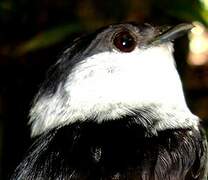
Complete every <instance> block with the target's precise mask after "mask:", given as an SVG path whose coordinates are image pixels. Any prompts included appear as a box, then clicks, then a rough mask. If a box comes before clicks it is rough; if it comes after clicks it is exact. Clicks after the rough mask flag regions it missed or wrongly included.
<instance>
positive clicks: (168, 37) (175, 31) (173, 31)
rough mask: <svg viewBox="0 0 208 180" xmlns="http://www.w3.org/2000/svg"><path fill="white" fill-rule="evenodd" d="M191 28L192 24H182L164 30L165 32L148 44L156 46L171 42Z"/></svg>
mask: <svg viewBox="0 0 208 180" xmlns="http://www.w3.org/2000/svg"><path fill="white" fill-rule="evenodd" d="M193 27H194V26H193V24H190V23H183V24H179V25H177V26H175V27H170V28H166V30H163V31H162V32H161V33H160V34H159V35H157V36H156V37H154V39H152V40H151V41H150V42H149V44H150V45H158V44H162V43H166V42H169V41H173V40H174V39H176V38H178V37H180V36H182V35H184V34H186V33H187V32H188V31H189V30H191V29H192V28H193Z"/></svg>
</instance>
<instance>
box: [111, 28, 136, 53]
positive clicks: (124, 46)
mask: <svg viewBox="0 0 208 180" xmlns="http://www.w3.org/2000/svg"><path fill="white" fill-rule="evenodd" d="M113 44H114V46H115V47H116V48H117V49H119V50H120V51H121V52H131V51H133V50H134V48H135V47H136V40H135V38H134V37H133V36H132V35H131V34H130V33H129V32H128V31H122V32H119V33H117V34H116V35H115V36H114V39H113Z"/></svg>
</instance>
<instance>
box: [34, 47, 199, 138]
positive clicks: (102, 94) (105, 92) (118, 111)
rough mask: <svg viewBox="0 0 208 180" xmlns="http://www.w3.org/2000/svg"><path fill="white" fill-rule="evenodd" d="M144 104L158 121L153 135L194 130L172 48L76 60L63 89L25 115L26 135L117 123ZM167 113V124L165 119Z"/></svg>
mask: <svg viewBox="0 0 208 180" xmlns="http://www.w3.org/2000/svg"><path fill="white" fill-rule="evenodd" d="M150 104H154V105H155V106H157V107H158V108H157V111H158V112H157V114H158V115H161V118H164V121H162V122H161V124H158V127H157V130H162V129H167V128H174V127H187V126H196V125H197V123H198V118H197V117H196V116H194V115H193V114H192V113H191V112H190V111H189V109H188V108H187V105H186V102H185V100H184V95H183V91H182V85H181V81H180V78H179V76H178V73H177V71H176V68H175V62H174V59H173V56H172V45H171V44H170V43H169V44H164V45H161V46H158V47H152V48H149V49H144V50H141V49H138V48H137V49H135V50H134V51H133V52H131V53H121V52H117V51H112V52H103V53H99V54H95V55H93V56H91V57H88V58H86V59H84V60H83V61H81V62H80V63H79V64H77V65H76V66H75V68H74V69H73V70H72V72H71V73H70V74H69V76H68V79H67V81H66V83H65V84H61V83H60V85H59V88H58V90H57V91H56V93H55V94H53V95H51V96H43V97H41V98H40V99H39V100H38V102H37V103H36V104H34V106H33V108H32V109H31V112H30V117H31V120H30V122H31V123H32V135H37V134H40V133H42V132H44V131H45V130H48V129H51V128H54V127H58V126H62V125H66V124H69V123H73V122H75V121H77V120H80V121H84V120H85V119H86V118H92V117H95V118H96V120H97V121H98V122H102V121H103V120H109V119H117V118H120V117H122V116H123V115H127V114H131V111H130V110H131V109H141V108H143V107H147V106H148V105H150ZM168 114H171V115H172V117H173V118H172V119H169V118H166V116H167V115H168Z"/></svg>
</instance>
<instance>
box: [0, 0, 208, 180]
mask: <svg viewBox="0 0 208 180" xmlns="http://www.w3.org/2000/svg"><path fill="white" fill-rule="evenodd" d="M207 14H208V12H207V9H206V7H205V4H203V1H200V0H174V1H173V0H172V1H170V0H158V1H155V0H145V1H144V0H128V1H127V0H125V1H124V0H114V1H112V0H99V1H98V0H82V1H77V0H58V1H57V0H50V1H49V0H0V163H1V164H0V179H8V178H9V176H10V174H11V173H12V171H13V170H14V168H15V167H16V166H17V164H18V163H19V162H20V161H21V159H22V158H23V155H24V153H25V152H26V150H27V149H28V147H29V146H30V145H31V143H32V140H31V139H30V128H29V126H28V125H27V122H28V112H29V109H30V106H31V101H32V99H33V97H34V95H35V93H36V92H37V91H38V88H39V86H40V84H41V82H42V80H43V79H44V75H45V72H46V70H47V69H48V67H49V66H50V65H51V64H53V63H54V62H55V61H56V60H57V59H58V57H59V56H60V55H61V53H62V52H63V51H64V49H66V48H67V47H68V45H69V43H70V42H71V40H72V39H73V38H75V37H77V36H79V35H81V34H83V33H86V32H92V31H93V30H95V29H97V28H99V27H102V26H104V25H107V24H110V23H117V22H123V21H135V22H138V23H143V22H149V23H152V24H158V25H163V24H169V25H174V24H178V23H180V22H193V21H198V22H201V23H202V24H204V26H205V27H206V26H207V25H208V16H207ZM188 47H189V41H188V37H187V36H186V37H183V38H180V39H179V40H177V41H176V43H175V49H176V50H175V57H176V62H177V66H178V70H179V72H180V75H181V78H182V81H183V83H184V90H185V93H186V98H187V101H188V104H189V106H190V108H191V110H192V111H193V112H194V113H196V114H197V115H199V116H200V117H201V118H203V119H204V120H203V122H204V124H205V125H206V122H207V121H206V119H208V110H207V108H208V91H207V90H208V66H207V65H208V63H204V64H201V65H200V66H199V65H198V66H194V65H189V64H188V63H187V57H188V53H189V48H188ZM207 59H208V58H207Z"/></svg>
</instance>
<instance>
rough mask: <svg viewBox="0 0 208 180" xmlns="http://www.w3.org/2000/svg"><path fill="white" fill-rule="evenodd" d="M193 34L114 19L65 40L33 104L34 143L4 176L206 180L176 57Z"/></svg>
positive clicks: (200, 132) (182, 27) (199, 132)
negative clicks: (177, 46)
mask: <svg viewBox="0 0 208 180" xmlns="http://www.w3.org/2000/svg"><path fill="white" fill-rule="evenodd" d="M192 28H193V25H192V24H190V23H181V24H178V25H175V26H153V25H151V24H148V23H144V24H137V23H118V24H111V25H108V26H106V27H103V28H100V29H98V30H97V31H95V32H92V33H91V34H89V35H85V36H82V37H79V38H77V39H75V40H74V41H72V43H71V44H70V45H69V47H68V49H66V50H65V51H64V52H63V54H62V55H61V57H60V58H59V59H58V60H57V62H56V63H55V64H54V65H52V66H51V67H50V69H49V70H48V72H47V73H46V77H45V80H44V81H43V83H42V85H41V87H40V89H39V91H38V93H37V95H36V96H35V98H34V101H33V105H32V107H31V110H30V112H29V117H30V119H29V124H30V125H31V136H32V137H34V138H35V142H34V144H33V145H32V146H31V147H30V148H29V150H28V152H27V153H26V156H25V158H24V159H23V161H22V162H20V164H19V165H18V167H17V168H16V170H15V171H14V173H13V175H12V176H11V179H13V180H14V179H17V180H20V179H21V180H22V179H30V180H36V179H38V180H39V179H48V180H66V179H67V180H68V179H81V180H110V179H111V180H123V179H129V180H162V179H164V180H192V179H194V180H196V179H197V180H202V179H206V178H207V140H206V136H205V131H204V129H203V127H202V125H201V120H200V118H199V117H198V116H196V115H194V114H193V113H192V112H191V110H190V109H189V107H188V105H187V103H186V100H185V96H184V91H183V86H182V82H181V79H180V76H179V74H178V72H177V67H176V63H175V59H174V55H173V51H174V48H173V41H174V40H175V39H177V38H179V37H180V36H182V35H185V34H186V33H187V32H188V31H190V30H191V29H192Z"/></svg>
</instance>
